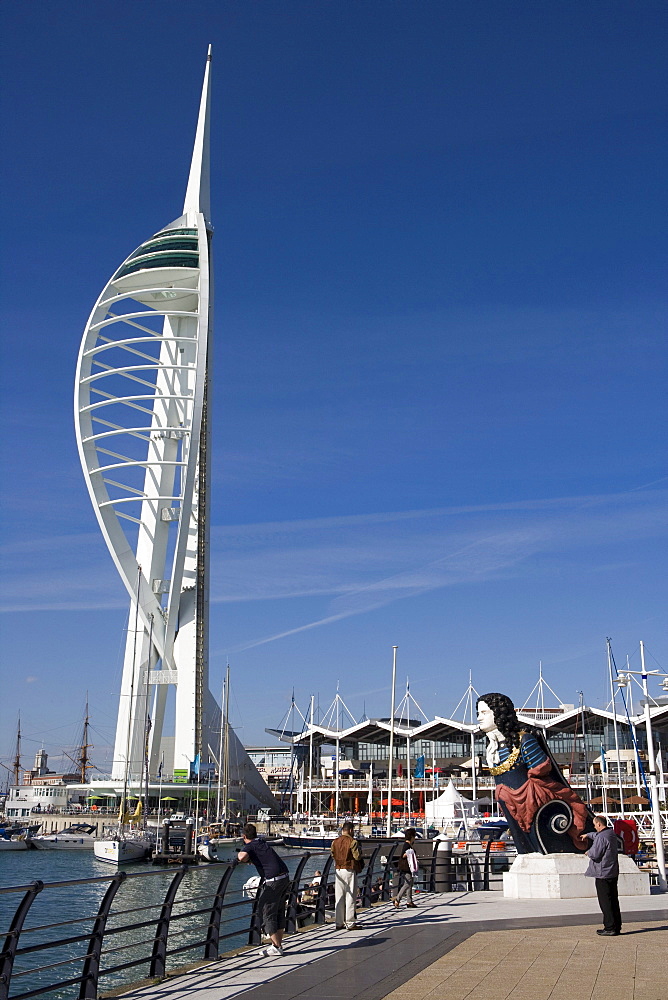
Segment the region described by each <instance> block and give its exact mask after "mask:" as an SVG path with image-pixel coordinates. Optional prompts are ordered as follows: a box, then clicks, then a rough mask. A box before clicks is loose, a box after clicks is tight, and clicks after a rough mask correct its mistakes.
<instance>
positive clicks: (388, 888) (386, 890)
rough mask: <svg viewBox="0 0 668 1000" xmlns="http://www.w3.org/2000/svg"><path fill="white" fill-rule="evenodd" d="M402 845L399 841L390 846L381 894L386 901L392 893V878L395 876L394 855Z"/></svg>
mask: <svg viewBox="0 0 668 1000" xmlns="http://www.w3.org/2000/svg"><path fill="white" fill-rule="evenodd" d="M400 846H401V844H399V843H396V844H392V846H391V847H390V853H389V854H388V855H387V864H386V865H385V874H384V875H383V888H382V890H381V894H380V898H381V899H382V901H383V902H384V903H387V901H388V899H389V898H390V896H391V895H392V879H393V878H394V872H393V871H392V862H393V860H394V855H395V854H396V853H397V851H398V849H399V847H400ZM381 847H382V844H381Z"/></svg>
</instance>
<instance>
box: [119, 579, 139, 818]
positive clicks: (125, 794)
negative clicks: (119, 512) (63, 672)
mask: <svg viewBox="0 0 668 1000" xmlns="http://www.w3.org/2000/svg"><path fill="white" fill-rule="evenodd" d="M140 583H141V566H138V567H137V593H136V595H135V627H134V643H133V646H132V677H131V679H130V705H129V707H128V732H127V738H126V742H125V771H124V774H123V795H122V797H121V808H120V811H119V813H118V831H119V833H121V832H122V830H123V817H124V815H125V808H126V803H127V799H128V775H129V771H130V740H131V736H132V709H133V705H134V700H135V673H136V666H137V631H138V628H139V586H140Z"/></svg>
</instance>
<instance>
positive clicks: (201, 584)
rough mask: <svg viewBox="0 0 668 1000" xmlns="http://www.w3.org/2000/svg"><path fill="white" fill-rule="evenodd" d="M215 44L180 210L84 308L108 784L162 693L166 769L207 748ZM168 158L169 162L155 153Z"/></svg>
mask: <svg viewBox="0 0 668 1000" xmlns="http://www.w3.org/2000/svg"><path fill="white" fill-rule="evenodd" d="M210 69H211V49H209V55H208V58H207V63H206V70H205V73H204V85H203V88H202V98H201V103H200V109H199V117H198V121H197V132H196V135H195V146H194V150H193V156H192V163H191V167H190V176H189V179H188V187H187V191H186V197H185V203H184V206H183V214H182V215H181V216H180V217H179V218H178V219H176V220H175V221H174V222H172V223H170V224H169V225H168V226H166V227H165V228H164V229H161V230H160V232H158V233H156V234H155V236H152V237H151V238H150V239H149V240H147V241H146V242H145V243H142V245H141V246H140V247H139V248H138V249H137V250H135V251H134V252H133V253H131V254H130V256H129V257H128V258H127V259H126V260H125V261H124V262H123V264H121V266H120V267H119V268H118V270H117V271H116V272H115V274H114V275H113V277H112V278H111V279H110V281H109V282H108V283H107V284H106V286H105V288H104V290H103V291H102V294H101V295H100V297H99V299H98V300H97V302H96V303H95V306H94V308H93V311H92V312H91V314H90V318H89V320H88V323H87V324H86V329H85V331H84V335H83V339H82V342H81V350H80V353H79V361H78V366H77V375H76V387H75V396H74V413H75V426H76V435H77V443H78V447H79V455H80V458H81V464H82V467H83V471H84V476H85V479H86V483H87V486H88V491H89V493H90V497H91V500H92V503H93V507H94V510H95V513H96V516H97V519H98V522H99V525H100V528H101V530H102V534H103V535H104V539H105V541H106V543H107V546H108V548H109V551H110V553H111V556H112V558H113V560H114V562H115V564H116V568H117V569H118V572H119V573H120V576H121V579H122V580H123V583H124V584H125V587H126V589H127V592H128V595H129V597H130V616H129V625H128V634H127V642H126V649H125V661H124V666H123V679H122V685H121V695H120V704H119V711H118V723H117V727H116V742H115V749H114V763H113V772H112V774H113V777H114V778H115V779H118V780H121V779H122V778H123V777H124V775H125V771H126V767H127V769H128V771H129V775H130V777H132V776H134V777H137V776H138V775H139V774H140V773H141V770H142V765H143V760H144V753H145V746H146V742H147V732H148V729H149V727H148V725H147V717H148V716H150V718H151V723H152V726H151V729H150V737H149V750H150V756H151V773H153V774H155V771H156V769H157V761H158V754H159V749H160V739H161V736H162V731H163V724H164V720H165V708H166V705H167V694H168V688H169V687H170V685H171V686H173V687H174V688H175V691H176V695H175V706H176V707H175V723H174V767H175V768H181V769H182V768H188V767H189V765H190V763H191V762H193V761H195V759H196V758H197V755H198V754H199V753H201V754H202V755H205V754H207V747H208V746H215V745H216V742H215V738H214V736H213V733H214V731H216V730H217V727H218V726H219V725H220V709H219V708H218V706H217V704H216V702H215V700H214V698H213V696H212V695H211V693H210V691H209V684H208V612H209V560H208V552H209V544H208V523H207V515H208V509H209V485H208V466H209V448H210V433H209V425H210V415H209V410H208V405H207V397H208V392H209V388H210V386H209V367H210V346H209V332H210V330H211V325H212V306H213V284H212V276H211V236H212V226H211V220H210V208H209V83H210ZM163 159H164V157H163Z"/></svg>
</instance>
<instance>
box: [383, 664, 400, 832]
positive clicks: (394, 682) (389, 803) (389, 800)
mask: <svg viewBox="0 0 668 1000" xmlns="http://www.w3.org/2000/svg"><path fill="white" fill-rule="evenodd" d="M398 649H399V647H398V646H393V647H392V711H391V712H390V766H389V771H388V775H389V781H388V783H387V828H386V831H385V833H386V836H387V837H391V836H392V765H393V763H394V761H393V756H394V693H395V690H396V685H397V650H398Z"/></svg>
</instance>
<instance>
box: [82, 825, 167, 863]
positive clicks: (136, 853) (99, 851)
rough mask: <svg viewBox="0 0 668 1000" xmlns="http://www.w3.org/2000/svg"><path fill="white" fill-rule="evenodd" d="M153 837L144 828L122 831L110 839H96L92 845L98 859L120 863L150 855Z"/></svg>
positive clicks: (152, 847)
mask: <svg viewBox="0 0 668 1000" xmlns="http://www.w3.org/2000/svg"><path fill="white" fill-rule="evenodd" d="M154 847H155V838H154V837H153V836H152V835H151V834H150V833H149V832H148V831H144V830H137V831H128V832H125V831H124V832H122V833H121V834H120V835H119V836H117V837H114V838H113V839H112V840H98V841H96V843H95V845H94V850H95V857H96V858H97V860H98V861H106V862H107V864H110V865H122V864H123V863H124V862H126V861H142V860H143V859H144V858H148V857H150V855H151V852H152V851H153V849H154Z"/></svg>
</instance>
